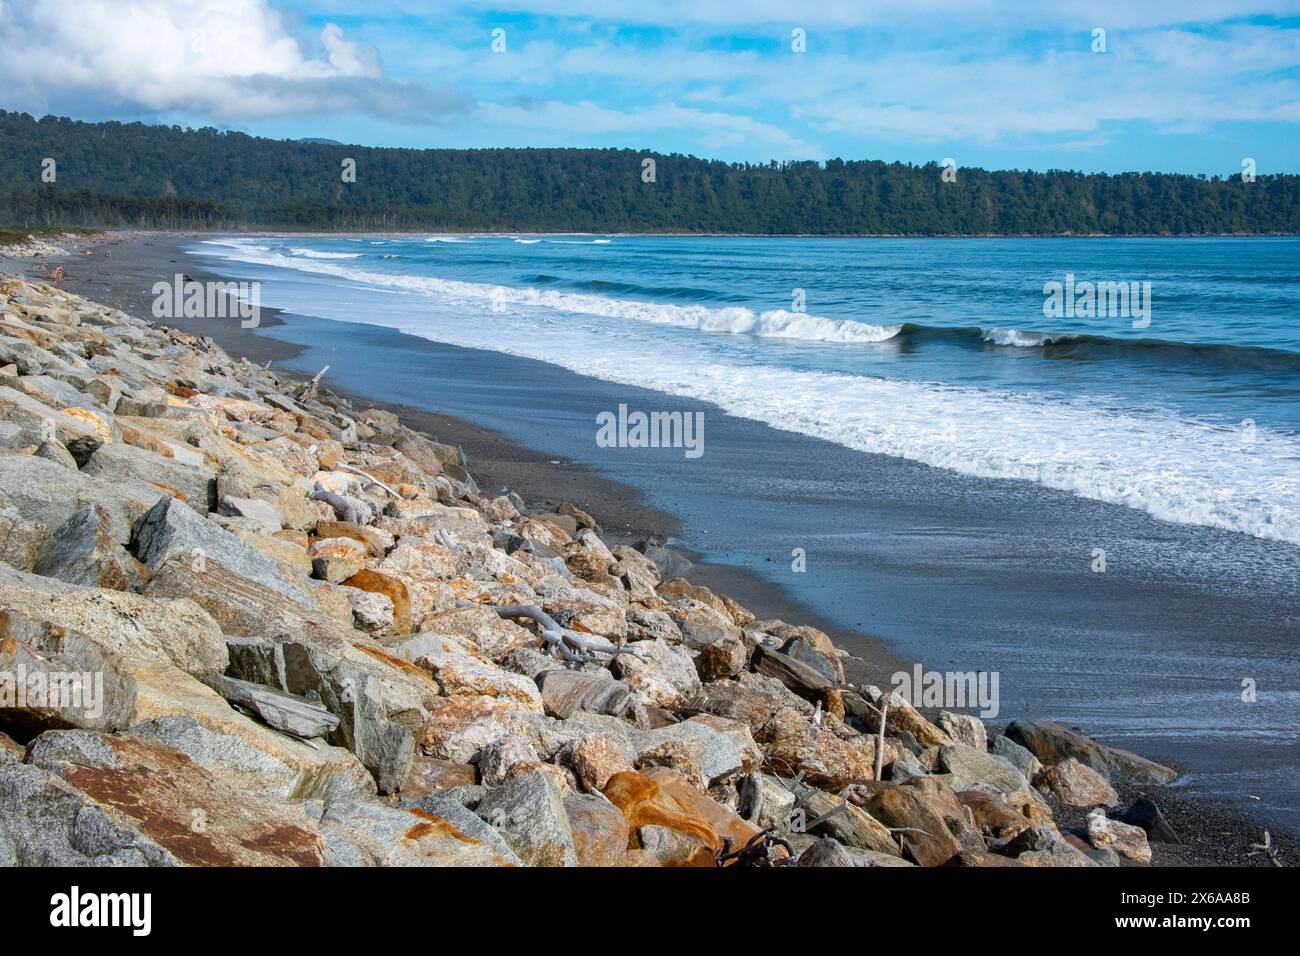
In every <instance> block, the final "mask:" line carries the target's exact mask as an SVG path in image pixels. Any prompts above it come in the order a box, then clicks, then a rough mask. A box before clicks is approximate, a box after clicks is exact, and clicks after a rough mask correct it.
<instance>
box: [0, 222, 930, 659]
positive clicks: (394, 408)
mask: <svg viewBox="0 0 1300 956" xmlns="http://www.w3.org/2000/svg"><path fill="white" fill-rule="evenodd" d="M203 235H206V234H204V233H165V234H154V233H147V232H146V233H130V234H125V235H123V236H122V237H121V239H120V240H119V239H118V238H117V237H111V238H110V239H109V240H107V241H108V242H110V243H113V242H118V241H123V242H138V243H142V244H143V245H145V246H153V245H155V243H154V242H153V241H152V240H153V239H154V238H161V239H162V240H163V243H162V246H161V248H159V249H157V250H156V251H154V252H151V253H146V254H144V255H143V256H142V257H141V258H142V259H143V262H139V263H137V262H134V261H124V258H123V256H120V255H119V257H118V260H117V261H116V262H111V260H110V259H108V258H106V257H103V256H100V255H98V254H96V255H95V256H89V257H87V256H82V257H81V258H78V257H77V256H76V255H75V254H70V255H69V257H68V259H67V260H66V262H67V263H79V264H80V265H81V266H83V267H84V268H78V269H74V270H72V271H70V272H69V274H68V276H67V278H66V279H65V280H64V282H62V283H61V286H62V287H63V288H65V289H68V290H69V291H71V292H76V293H77V294H78V295H84V296H86V297H87V298H90V299H94V300H95V301H98V302H103V303H104V304H106V305H112V306H114V307H116V308H120V309H122V310H123V311H124V312H127V313H129V314H132V315H140V316H143V317H146V318H148V317H149V308H148V305H149V304H150V303H151V302H152V301H153V293H152V291H150V289H149V286H150V285H152V283H153V282H154V281H157V277H158V275H159V274H160V273H159V270H158V269H157V268H153V267H151V266H150V263H154V264H156V257H158V256H164V257H166V259H167V264H168V265H171V264H173V263H175V264H178V265H179V264H180V263H181V262H182V260H181V258H180V257H181V256H184V252H183V250H182V246H183V245H184V244H185V243H186V242H188V241H190V240H192V239H194V238H198V237H200V236H203ZM95 244H96V245H102V244H103V241H100V242H97V243H95ZM3 261H4V260H2V259H0V263H3ZM110 262H111V265H110ZM137 265H140V266H143V267H144V270H145V271H144V272H143V273H142V272H141V271H140V270H139V269H137V268H136V267H137ZM183 271H184V272H185V274H186V275H189V276H191V277H193V278H196V279H198V280H200V281H207V280H218V281H219V280H221V278H222V277H221V276H219V275H217V274H216V273H214V272H212V271H210V270H208V269H205V268H202V267H201V266H197V265H196V264H194V263H190V264H189V265H188V267H187V268H186V269H185V270H183ZM280 312H281V310H280V309H278V308H275V307H272V306H262V308H261V322H260V326H259V330H263V329H271V328H275V327H276V326H278V325H282V324H283V320H281V319H280V318H279V314H280ZM150 321H155V320H153V319H150ZM155 324H159V325H163V326H166V327H169V328H176V329H179V330H180V331H182V332H188V333H190V334H192V335H200V336H202V335H207V336H209V337H211V338H212V339H213V341H215V342H216V343H217V344H218V345H219V346H221V347H222V348H223V349H224V350H225V351H226V352H228V353H229V354H230V355H231V356H232V357H233V358H236V359H238V358H247V359H248V360H249V361H250V362H254V363H256V364H258V365H265V364H266V363H268V362H270V363H271V364H272V367H274V368H276V369H277V371H279V372H280V373H281V374H284V375H289V376H292V377H294V378H298V379H300V380H303V381H305V380H306V379H307V378H309V377H310V375H309V374H307V373H303V372H301V371H298V370H295V369H291V368H286V367H285V366H284V364H283V363H285V362H288V361H290V360H292V359H294V358H296V357H297V356H299V355H301V354H302V353H303V351H305V349H303V348H302V347H301V346H298V345H295V344H293V343H289V342H284V341H281V340H279V339H275V338H271V337H269V336H266V335H258V334H253V333H254V332H255V331H258V330H251V329H243V328H241V327H240V326H239V324H238V323H232V322H227V323H215V324H214V323H213V322H212V321H211V320H209V319H189V320H187V319H184V318H181V319H174V318H173V319H167V320H166V321H165V322H156V323H155ZM322 384H323V385H325V386H326V387H328V388H329V390H330V391H332V392H333V393H334V394H336V395H339V396H340V397H343V398H348V399H351V400H352V401H354V402H358V403H361V404H366V403H369V404H370V405H372V406H373V407H375V408H380V409H383V410H385V411H391V412H393V413H394V414H396V415H398V416H399V417H400V418H401V419H402V420H403V421H404V422H408V423H409V424H410V425H411V427H413V428H415V429H416V430H417V431H421V432H424V433H426V434H428V435H429V436H430V437H432V438H434V440H443V439H452V440H453V441H452V443H454V444H458V445H460V446H461V447H462V448H463V449H464V451H465V455H466V458H467V459H468V460H469V461H470V462H471V464H472V465H473V469H472V470H473V472H474V474H475V476H476V477H477V478H479V479H480V480H481V481H483V483H484V486H485V487H492V488H493V489H496V488H498V487H508V488H509V489H510V490H511V491H515V492H517V493H518V494H520V495H521V496H522V497H523V498H524V500H526V501H555V502H556V503H559V502H560V501H566V500H567V501H573V502H575V503H577V504H578V505H579V506H581V507H582V508H583V509H584V510H586V511H588V512H590V513H592V514H593V515H595V516H596V517H597V519H598V520H600V523H601V527H602V528H603V529H604V531H605V533H606V534H607V535H609V536H610V537H611V538H612V539H613V540H614V541H616V542H617V543H620V544H630V543H632V542H633V541H635V540H637V539H639V538H646V537H654V538H657V539H661V540H666V539H668V538H673V537H675V536H676V535H677V533H678V531H679V529H680V525H681V522H680V519H679V518H678V516H677V515H674V514H672V513H671V512H668V511H665V510H661V509H658V508H655V507H653V506H651V505H649V504H648V503H646V502H645V500H644V495H643V494H642V493H641V492H640V491H638V490H637V489H635V488H632V487H631V486H629V485H626V484H624V483H621V482H619V481H616V480H615V479H612V478H609V477H607V476H604V475H600V474H598V473H597V472H596V471H595V469H593V468H591V467H589V466H586V465H584V464H581V463H578V462H572V461H564V462H563V466H564V485H565V487H564V489H563V492H564V493H563V495H560V496H557V494H556V491H557V489H556V488H555V485H556V477H557V474H556V468H557V465H556V462H557V459H556V457H555V455H553V454H550V453H548V452H546V451H544V450H542V451H539V450H535V449H533V448H529V447H527V446H526V445H524V444H522V443H520V442H518V441H515V440H513V439H511V438H509V437H507V436H505V435H502V434H501V433H500V432H497V431H495V430H493V429H491V428H486V427H483V426H481V425H478V424H475V423H474V422H471V421H467V420H466V419H464V418H458V417H455V416H452V415H448V414H445V413H443V412H440V411H438V410H436V409H431V408H421V407H417V406H414V405H410V404H406V403H402V402H390V401H384V400H381V399H379V398H377V397H375V396H373V395H368V394H363V393H362V392H359V391H357V390H349V389H345V388H340V387H337V386H335V385H330V383H329V375H328V373H327V374H326V376H325V379H324V381H323V383H322ZM440 436H441V437H440ZM673 547H674V548H676V549H677V550H679V551H681V552H683V553H684V554H686V556H687V557H689V558H690V559H691V560H692V565H693V566H692V571H691V574H692V578H693V579H698V580H699V582H700V583H702V584H704V585H705V586H706V587H709V588H713V589H715V590H719V591H722V592H724V593H728V594H733V595H735V597H736V598H737V600H739V601H741V602H742V603H744V604H746V606H748V607H751V608H752V609H753V610H754V611H755V613H756V614H758V616H759V617H760V618H764V619H766V618H781V619H797V620H799V621H804V622H807V623H808V624H811V625H812V626H814V627H816V628H818V629H819V630H822V631H825V632H826V633H827V634H828V635H830V637H831V638H832V640H836V641H837V645H838V644H839V641H840V640H842V639H843V638H845V637H846V636H848V632H847V631H846V630H845V629H844V628H843V627H841V626H839V625H837V624H834V623H832V622H830V621H828V620H826V619H825V618H824V617H823V616H822V615H820V614H818V613H817V611H816V609H814V608H811V607H808V606H807V605H805V604H803V603H801V602H798V601H795V600H792V599H789V598H786V597H785V596H783V595H782V594H781V593H780V592H779V591H778V589H777V588H775V587H774V586H773V585H772V584H770V583H769V582H767V581H764V580H762V579H761V578H759V577H758V576H757V575H754V574H752V573H750V572H748V571H746V570H745V569H742V568H736V567H733V566H730V565H722V564H712V563H708V562H704V561H697V560H696V558H697V554H696V553H695V552H694V551H692V550H691V548H690V547H689V546H685V545H681V544H677V543H674V545H673ZM855 637H857V638H858V639H859V640H860V641H862V640H864V641H866V642H868V643H869V644H871V645H873V649H874V650H875V652H876V654H875V655H873V659H872V663H873V664H878V665H879V666H878V667H875V668H873V675H872V677H871V681H872V682H875V683H879V682H880V677H879V674H880V673H882V672H883V669H884V668H890V669H891V671H890V672H892V670H893V669H900V668H902V669H910V668H911V666H912V663H913V662H912V661H911V660H909V659H907V658H905V657H902V656H900V655H898V654H897V653H896V652H894V651H892V650H891V649H890V648H889V647H887V646H886V645H885V642H884V641H883V640H882V639H881V638H879V637H877V636H875V635H870V634H866V635H855Z"/></svg>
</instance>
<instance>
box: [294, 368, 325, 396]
mask: <svg viewBox="0 0 1300 956" xmlns="http://www.w3.org/2000/svg"><path fill="white" fill-rule="evenodd" d="M329 370H330V367H329V366H328V365H326V366H325V367H324V368H323V369H321V370H320V371H319V372H317V373H316V374H315V375H313V376H312V379H311V381H310V382H308V383H307V384H306V385H305V386H303V389H302V391H300V392H299V393H298V401H300V402H304V401H306V400H307V399H309V398H311V397H312V396H313V395H315V394H316V389H317V388H318V387H319V386H320V380H321V379H322V378H324V377H325V373H326V372H328V371H329Z"/></svg>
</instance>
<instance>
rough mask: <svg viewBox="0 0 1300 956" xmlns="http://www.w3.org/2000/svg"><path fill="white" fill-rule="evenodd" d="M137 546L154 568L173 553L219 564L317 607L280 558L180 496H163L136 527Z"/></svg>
mask: <svg viewBox="0 0 1300 956" xmlns="http://www.w3.org/2000/svg"><path fill="white" fill-rule="evenodd" d="M131 549H132V551H134V552H135V556H136V557H137V558H139V559H140V560H141V561H142V562H144V563H145V564H146V565H148V567H149V569H150V570H157V569H158V568H159V567H160V566H161V565H162V564H163V563H164V562H165V561H167V560H168V559H169V558H172V557H183V558H186V559H188V560H190V561H192V562H195V561H197V562H199V563H200V564H202V565H206V564H208V563H213V564H219V565H220V566H221V567H222V568H224V569H225V570H226V571H228V572H230V573H231V574H233V575H235V576H237V577H240V578H244V579H245V580H248V581H255V582H257V583H259V584H261V585H262V586H264V587H268V588H271V589H272V590H274V591H278V592H279V593H280V594H282V595H284V596H285V597H287V598H289V599H290V600H291V601H294V602H295V603H297V604H300V605H302V606H303V607H305V608H308V609H311V608H314V607H315V602H314V601H312V599H311V596H310V595H309V594H308V593H307V592H306V591H305V590H303V588H302V587H301V586H299V585H298V584H296V583H295V582H292V581H290V580H289V579H288V578H286V577H285V576H284V574H283V573H282V572H281V571H280V567H279V565H278V564H276V562H275V561H273V560H271V559H270V558H268V557H267V556H266V555H264V554H262V553H261V552H260V551H258V550H257V549H256V548H251V547H249V546H248V545H246V544H244V542H242V541H240V540H239V539H238V538H237V537H235V536H234V535H233V534H231V533H230V532H229V531H226V530H225V529H223V528H221V527H219V526H218V525H217V524H216V523H215V522H212V521H208V520H207V519H206V518H204V517H203V516H202V515H200V514H199V513H198V512H196V511H195V510H194V509H193V508H190V507H188V506H187V505H185V504H184V503H183V502H180V501H177V500H176V499H175V498H162V499H161V500H159V501H158V503H157V504H155V505H154V506H153V507H152V508H150V509H149V511H148V512H146V513H145V514H144V515H143V516H141V518H140V520H139V521H137V522H136V523H135V527H134V528H133V529H132V532H131ZM199 573H202V570H200V572H199Z"/></svg>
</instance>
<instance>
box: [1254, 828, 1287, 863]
mask: <svg viewBox="0 0 1300 956" xmlns="http://www.w3.org/2000/svg"><path fill="white" fill-rule="evenodd" d="M1261 853H1262V854H1264V859H1266V860H1268V862H1269V863H1272V864H1273V865H1274V866H1278V867H1280V866H1281V865H1282V861H1281V860H1280V859H1279V858H1278V855H1277V848H1276V847H1274V846H1273V834H1271V833H1269V832H1268V831H1267V830H1265V831H1264V842H1263V843H1252V844H1251V845H1250V852H1249V853H1247V854H1246V856H1257V855H1259V854H1261Z"/></svg>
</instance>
